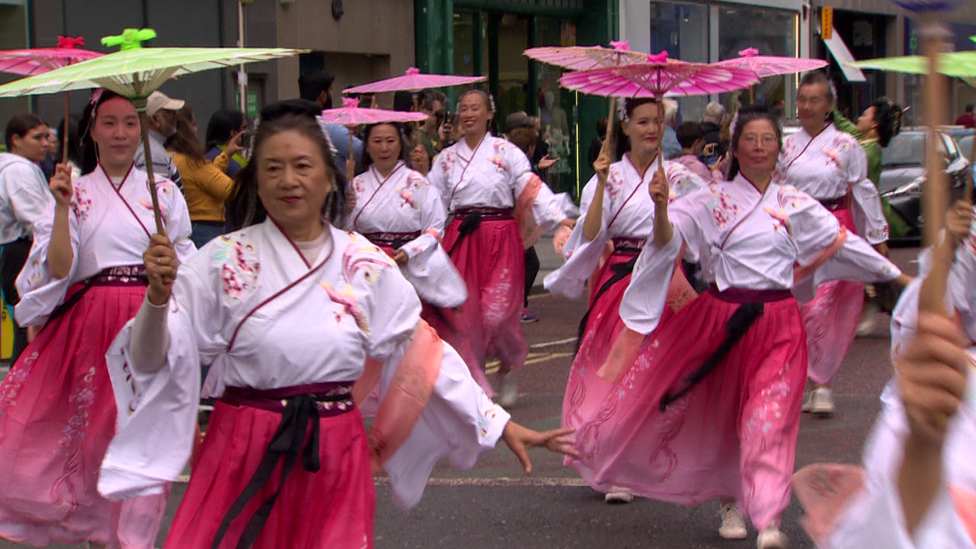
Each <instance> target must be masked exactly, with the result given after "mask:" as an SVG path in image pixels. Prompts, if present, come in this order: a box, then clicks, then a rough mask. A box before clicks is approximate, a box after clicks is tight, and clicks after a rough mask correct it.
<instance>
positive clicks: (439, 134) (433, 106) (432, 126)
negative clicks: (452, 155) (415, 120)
mask: <svg viewBox="0 0 976 549" xmlns="http://www.w3.org/2000/svg"><path fill="white" fill-rule="evenodd" d="M446 105H447V96H446V95H444V94H443V93H442V92H439V91H437V90H431V89H426V90H423V91H421V92H420V112H422V113H424V114H426V115H427V116H428V118H427V120H426V121H425V122H424V126H423V130H424V131H422V132H420V144H421V145H423V146H424V149H426V150H427V156H429V157H430V158H431V159H433V158H434V157H435V156H437V153H439V152H440V151H441V149H443V148H444V147H446V146H448V145H450V144H451V143H450V142H449V141H450V137H449V136H450V132H445V131H444V130H445V128H444V126H445V124H447V123H448V120H447V111H446V110H445V106H446Z"/></svg>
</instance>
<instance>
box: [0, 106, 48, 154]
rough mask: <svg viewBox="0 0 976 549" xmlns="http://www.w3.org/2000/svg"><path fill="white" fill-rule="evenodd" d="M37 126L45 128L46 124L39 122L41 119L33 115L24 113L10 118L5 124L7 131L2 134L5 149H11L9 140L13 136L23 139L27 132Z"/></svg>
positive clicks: (11, 144)
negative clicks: (5, 145)
mask: <svg viewBox="0 0 976 549" xmlns="http://www.w3.org/2000/svg"><path fill="white" fill-rule="evenodd" d="M38 126H47V122H45V121H44V120H41V117H40V116H37V115H36V114H34V113H29V112H25V113H21V114H18V115H16V116H14V117H13V118H11V119H10V121H8V122H7V130H6V131H5V132H4V134H3V139H4V142H5V143H6V144H7V148H8V149H10V148H11V147H13V143H12V141H11V140H12V139H13V137H14V136H17V137H21V138H23V137H24V136H25V135H27V133H28V132H30V131H31V130H33V129H34V128H36V127H38Z"/></svg>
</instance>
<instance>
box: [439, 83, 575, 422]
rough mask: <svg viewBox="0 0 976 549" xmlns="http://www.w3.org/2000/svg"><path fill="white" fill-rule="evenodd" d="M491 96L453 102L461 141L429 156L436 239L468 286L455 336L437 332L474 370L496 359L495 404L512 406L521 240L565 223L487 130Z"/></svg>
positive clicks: (528, 172)
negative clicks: (440, 211) (442, 218)
mask: <svg viewBox="0 0 976 549" xmlns="http://www.w3.org/2000/svg"><path fill="white" fill-rule="evenodd" d="M494 111H495V109H494V103H493V101H492V99H491V96H490V95H488V94H487V93H486V92H483V91H481V90H468V91H467V92H465V93H464V95H462V96H461V100H460V102H459V103H458V118H459V120H460V125H461V128H460V129H461V132H462V134H463V139H461V140H460V141H458V142H457V143H456V144H454V145H452V146H450V147H448V148H446V149H444V150H443V151H442V152H441V154H439V155H437V158H436V159H435V160H434V165H433V167H432V168H431V170H430V173H429V174H428V176H427V177H428V179H429V180H430V182H431V183H433V184H434V186H435V187H436V188H437V190H438V192H439V193H440V195H441V200H442V201H443V203H444V206H445V208H446V209H447V211H448V213H449V214H450V215H452V216H454V217H453V219H452V220H451V223H450V224H449V225H448V227H447V231H446V232H445V235H444V248H445V249H446V250H448V253H449V254H450V256H451V259H452V260H453V261H454V264H455V265H457V269H458V271H459V272H460V273H461V276H462V277H463V278H464V280H465V282H466V283H467V286H468V300H467V302H465V304H464V305H462V306H461V308H460V310H459V312H458V313H457V317H458V318H457V320H456V323H457V326H458V331H457V333H458V334H463V338H464V339H465V340H466V341H459V340H458V338H459V337H460V336H456V335H453V334H452V333H451V332H450V331H448V332H444V333H442V334H441V335H442V337H444V338H445V339H446V340H447V341H448V342H449V343H451V344H452V345H454V344H455V342H457V343H458V344H459V345H461V344H470V345H471V347H472V351H473V353H474V356H475V357H476V359H477V360H478V364H479V365H480V367H481V368H484V367H485V364H486V362H487V360H488V357H489V356H492V355H494V356H497V357H498V359H499V362H500V366H499V374H500V376H501V387H500V393H501V394H500V397H499V402H500V403H502V405H503V406H511V405H513V404H515V401H516V398H517V386H516V384H515V379H514V375H513V372H514V371H515V370H516V369H518V368H519V367H521V366H522V365H523V364H524V363H525V357H526V356H527V355H528V352H529V349H528V346H527V345H526V343H525V337H524V336H523V334H522V326H521V324H520V323H519V321H520V318H521V313H522V308H523V288H522V285H523V282H524V280H525V257H524V255H525V254H524V247H523V245H522V242H523V240H524V239H526V238H529V237H530V236H532V234H533V233H535V232H536V231H537V229H538V228H539V227H541V228H542V229H543V230H550V229H553V228H555V227H556V226H557V225H559V224H564V225H567V226H570V225H571V222H570V221H569V220H567V219H566V214H564V213H563V212H562V210H561V209H560V208H559V205H558V202H557V201H556V200H555V199H554V198H553V194H552V191H550V190H549V187H547V186H546V185H545V184H544V183H542V180H540V179H539V177H538V176H536V175H534V174H533V173H532V164H531V162H530V161H529V159H528V158H527V157H526V156H525V153H523V152H522V151H521V150H519V149H518V147H516V146H515V145H513V144H511V143H509V142H508V141H505V140H504V139H500V138H497V137H494V136H492V135H490V134H489V133H488V123H489V122H490V120H491V118H492V116H494Z"/></svg>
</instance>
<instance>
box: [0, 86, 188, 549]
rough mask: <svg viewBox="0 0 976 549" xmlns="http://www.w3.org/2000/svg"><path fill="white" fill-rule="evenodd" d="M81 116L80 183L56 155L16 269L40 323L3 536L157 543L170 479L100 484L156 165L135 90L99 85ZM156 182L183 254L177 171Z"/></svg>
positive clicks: (6, 487)
mask: <svg viewBox="0 0 976 549" xmlns="http://www.w3.org/2000/svg"><path fill="white" fill-rule="evenodd" d="M81 128H82V131H83V140H84V141H83V142H84V147H85V165H84V166H83V167H82V168H83V169H82V172H83V173H84V175H83V176H82V177H81V178H79V179H78V180H76V181H71V180H70V176H69V175H68V170H67V168H66V167H62V166H59V167H58V174H57V175H56V176H55V177H54V178H53V179H52V180H51V192H52V194H53V195H54V199H53V200H51V202H50V203H49V204H48V207H47V210H46V211H45V213H44V214H43V216H42V217H41V219H40V221H38V223H37V224H36V226H35V229H34V245H33V248H32V249H31V253H30V257H29V258H28V261H27V264H26V266H25V268H24V271H23V273H22V274H21V275H20V277H19V278H18V279H17V288H18V290H19V291H20V294H21V296H22V297H21V302H20V303H19V304H18V306H17V309H16V311H15V314H16V316H17V320H18V322H19V323H20V324H22V325H26V326H30V327H31V331H32V332H36V331H38V330H39V333H38V334H37V335H36V337H35V338H34V340H33V341H32V342H31V343H30V345H28V347H27V350H26V351H25V352H24V354H23V355H21V357H20V359H19V360H18V361H17V362H16V363H15V364H14V365H13V367H12V368H11V370H10V373H9V374H8V375H7V377H6V378H5V379H4V381H3V384H2V385H0V535H2V536H3V537H5V538H7V539H10V540H14V541H18V542H23V543H29V544H31V545H47V544H50V543H54V542H64V543H82V542H85V541H88V542H92V543H94V544H98V545H100V546H107V547H123V548H132V549H151V548H153V547H155V541H156V533H157V532H158V530H159V525H160V521H161V520H162V515H163V511H164V510H165V508H166V494H165V492H166V490H165V489H164V488H163V487H161V489H160V490H158V491H157V492H156V493H155V494H153V495H151V496H147V497H142V498H136V499H131V500H129V501H126V502H125V503H119V502H112V501H109V500H107V499H105V498H103V497H102V496H101V495H100V494H99V492H98V490H97V483H98V479H99V466H100V465H101V463H102V458H103V457H104V456H105V453H106V449H107V447H108V445H109V441H110V440H111V439H112V436H113V435H114V434H115V431H116V415H117V414H116V406H115V399H114V398H113V390H112V383H111V380H110V372H109V370H108V367H107V365H106V361H105V352H106V350H107V349H108V348H109V344H110V343H111V342H112V340H113V339H114V338H115V336H116V334H118V332H119V330H120V329H121V328H122V326H123V325H124V324H125V323H126V322H127V321H128V320H130V319H131V318H132V317H133V316H135V314H136V311H137V310H138V309H139V305H140V304H141V303H142V300H143V296H144V295H145V293H146V284H147V280H146V276H145V274H144V272H143V269H142V259H141V258H142V251H143V250H145V248H146V246H147V245H148V243H149V235H150V233H151V232H153V231H154V230H155V222H154V219H153V211H152V205H151V204H152V203H151V199H150V196H149V190H148V187H147V183H148V182H147V176H146V174H145V173H143V172H141V171H138V170H136V169H134V168H133V166H132V159H133V157H134V156H135V152H136V149H137V148H138V147H140V146H141V142H140V131H139V118H138V116H137V114H136V110H135V108H134V107H133V106H132V103H130V102H129V101H128V100H127V99H124V98H122V97H119V96H117V95H116V94H114V93H112V92H110V91H104V90H99V91H96V92H95V94H94V95H93V96H92V101H91V103H90V104H89V105H88V107H87V108H86V110H85V115H84V118H83V120H82V124H81ZM96 159H97V160H96ZM157 187H158V194H159V201H160V206H161V209H162V212H163V219H164V224H165V227H166V230H167V232H168V233H169V234H170V236H171V238H172V239H173V241H174V242H176V246H175V248H176V253H177V255H178V256H179V258H180V259H182V260H187V259H189V257H190V256H191V255H192V254H193V252H194V251H195V249H194V247H193V244H192V243H191V242H190V240H189V236H190V218H189V213H188V212H187V209H186V203H185V202H184V201H183V195H182V194H180V192H179V191H178V190H177V189H176V188H175V187H174V186H173V184H172V183H170V182H169V181H160V182H158V183H157Z"/></svg>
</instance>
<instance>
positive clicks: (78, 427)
mask: <svg viewBox="0 0 976 549" xmlns="http://www.w3.org/2000/svg"><path fill="white" fill-rule="evenodd" d="M94 402H95V367H94V366H92V367H91V368H89V369H88V371H87V372H86V373H85V377H84V378H82V382H81V383H80V384H79V385H78V387H77V388H76V389H75V390H74V391H73V392H72V393H71V395H70V396H69V397H68V406H69V407H72V406H73V407H74V413H73V414H72V415H71V417H70V418H68V424H67V425H66V426H65V428H64V429H63V430H62V431H61V438H60V439H58V448H57V450H55V452H54V453H55V455H61V454H65V455H68V454H71V453H73V452H74V447H75V446H76V445H77V444H78V443H79V442H80V441H82V440H84V439H85V430H86V429H87V428H88V419H89V413H88V409H89V408H91V405H92V404H93V403H94Z"/></svg>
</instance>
